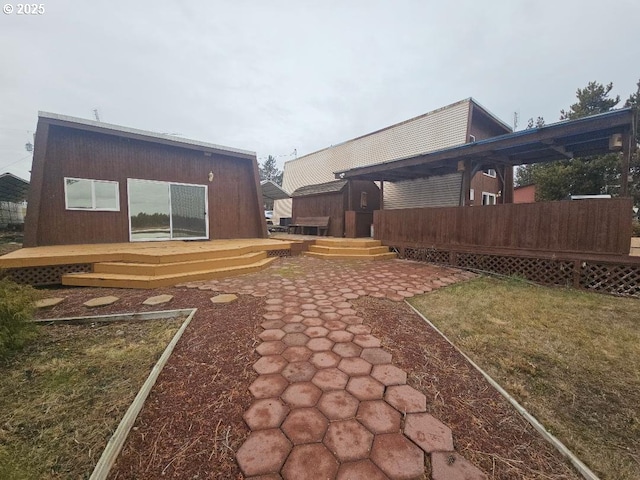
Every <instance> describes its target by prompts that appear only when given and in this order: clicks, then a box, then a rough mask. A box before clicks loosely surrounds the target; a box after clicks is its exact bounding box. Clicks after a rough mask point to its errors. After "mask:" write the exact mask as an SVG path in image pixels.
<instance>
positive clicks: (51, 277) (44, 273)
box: [3, 263, 92, 286]
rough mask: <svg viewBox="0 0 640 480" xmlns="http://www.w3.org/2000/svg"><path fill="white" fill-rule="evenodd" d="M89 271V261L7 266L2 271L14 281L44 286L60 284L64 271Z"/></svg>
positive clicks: (90, 269) (90, 267) (90, 266)
mask: <svg viewBox="0 0 640 480" xmlns="http://www.w3.org/2000/svg"><path fill="white" fill-rule="evenodd" d="M91 271H92V265H91V264H90V263H75V264H71V265H51V266H46V267H24V268H9V269H7V270H5V271H4V272H3V273H4V275H6V276H7V277H9V278H10V279H11V280H13V281H14V282H16V283H22V284H26V285H34V286H44V285H60V284H61V283H62V276H63V275H64V274H66V273H89V272H91Z"/></svg>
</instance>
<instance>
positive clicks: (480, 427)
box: [39, 267, 581, 480]
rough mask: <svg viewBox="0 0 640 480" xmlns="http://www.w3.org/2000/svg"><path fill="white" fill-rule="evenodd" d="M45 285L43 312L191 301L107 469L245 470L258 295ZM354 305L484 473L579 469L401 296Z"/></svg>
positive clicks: (162, 472)
mask: <svg viewBox="0 0 640 480" xmlns="http://www.w3.org/2000/svg"><path fill="white" fill-rule="evenodd" d="M431 268H433V267H431ZM262 275H264V274H262ZM256 278H261V279H262V280H264V278H265V277H264V276H262V277H259V276H256ZM256 281H260V280H256ZM49 293H50V295H47V296H64V297H66V300H65V301H64V302H63V303H62V304H60V305H58V306H56V307H53V308H52V309H50V310H48V311H45V312H40V313H39V316H41V317H47V318H51V317H66V316H76V315H91V314H107V313H117V312H134V311H150V310H158V309H169V308H191V307H197V308H198V313H197V314H196V315H195V317H194V318H193V320H192V322H191V324H190V325H189V328H188V329H187V330H186V331H185V333H184V335H183V337H182V339H181V341H180V342H179V343H178V345H177V347H176V349H175V350H174V352H173V355H172V356H171V358H170V359H169V362H168V363H167V365H166V366H165V368H164V370H163V371H162V373H161V374H160V377H159V379H158V382H157V383H156V385H155V387H154V388H153V390H152V392H151V395H150V396H149V398H148V400H147V402H146V404H145V406H144V408H143V410H142V412H141V414H140V416H139V417H138V420H137V421H136V424H135V426H134V429H133V430H132V432H131V434H130V436H129V438H128V440H127V443H126V444H125V447H124V449H123V451H122V453H121V454H120V456H119V458H118V460H117V462H116V465H115V466H114V469H113V470H112V473H111V476H110V478H112V479H134V478H135V479H140V478H180V479H196V478H199V479H203V478H216V479H242V478H243V476H242V473H241V472H240V469H239V467H238V465H237V463H236V461H235V457H234V452H236V451H237V449H238V448H239V447H240V445H242V443H243V442H244V440H245V438H246V437H247V435H248V434H249V430H248V428H247V426H246V425H245V424H244V421H243V419H242V414H243V413H244V412H245V411H246V410H247V409H248V407H249V406H250V404H251V401H252V398H251V395H250V393H249V391H248V387H249V385H250V384H251V382H252V381H253V380H254V379H255V378H256V377H257V375H256V373H255V372H254V371H253V370H252V368H251V366H252V365H253V363H254V362H255V361H256V360H258V358H260V357H259V355H258V354H257V353H256V352H255V347H256V346H257V345H258V344H259V343H260V340H259V338H258V335H259V333H260V332H261V331H262V329H261V328H260V327H259V324H260V323H261V322H262V321H264V319H263V317H262V315H263V314H264V313H265V306H266V304H265V302H264V300H265V299H264V298H260V297H254V296H251V295H239V300H238V301H237V302H235V303H232V304H229V305H213V304H211V302H210V300H209V298H210V297H211V296H212V295H214V294H215V293H214V292H210V291H200V290H198V289H184V288H165V289H159V290H154V291H152V292H149V291H135V290H117V289H88V288H87V289H80V288H79V289H56V290H52V291H51V292H49ZM163 293H167V294H171V295H174V296H175V298H174V299H173V300H172V301H171V302H170V303H169V304H166V305H163V306H161V307H162V308H158V307H148V306H143V305H142V302H143V301H144V300H145V299H146V298H148V297H150V296H152V295H159V294H163ZM107 295H116V296H118V297H120V300H119V301H118V302H116V303H115V304H113V305H110V306H108V307H101V308H99V309H92V310H90V311H88V310H87V309H86V307H83V306H82V303H83V302H84V301H86V300H87V299H89V298H93V297H97V296H107ZM354 305H356V309H357V310H358V314H359V315H361V316H363V317H364V318H365V323H366V324H369V325H370V326H371V327H372V328H373V331H372V333H373V334H374V335H376V336H377V337H378V338H380V339H381V340H382V342H383V347H384V348H385V349H386V350H387V351H389V352H390V353H392V354H393V361H394V363H396V364H397V366H398V367H400V368H402V369H403V370H405V371H407V372H408V373H409V380H408V383H409V385H411V386H413V387H414V388H417V389H418V390H420V391H422V392H423V393H424V394H425V395H426V396H427V399H428V411H429V413H431V414H433V415H434V416H435V417H437V418H439V419H440V420H442V421H443V422H444V423H446V424H447V425H448V426H449V427H451V428H452V430H453V437H454V442H455V446H456V450H457V451H459V452H460V453H461V454H462V455H464V456H465V457H466V458H467V459H469V460H470V461H472V462H473V463H474V464H476V465H477V466H478V467H480V468H481V469H482V470H483V471H485V472H486V473H487V474H488V477H489V478H490V479H494V478H495V479H504V480H507V479H557V480H559V479H578V478H581V477H580V476H579V475H578V474H577V473H575V472H574V471H573V470H572V469H571V467H570V466H568V464H567V462H566V461H565V460H564V459H563V458H562V457H561V455H560V454H559V453H557V452H556V451H555V450H554V449H553V448H552V447H551V446H550V445H549V444H547V443H546V442H545V441H544V440H543V439H542V438H541V437H540V436H539V435H538V434H537V433H536V432H535V430H533V428H532V427H530V426H529V424H528V423H527V422H525V421H524V420H523V419H522V418H521V417H520V416H519V414H518V413H517V412H516V411H515V410H514V409H513V408H512V407H511V406H510V405H509V404H508V402H507V401H506V400H504V399H503V398H502V397H501V396H500V395H499V394H498V393H497V392H496V391H495V390H493V389H492V387H491V386H490V385H489V384H488V383H487V382H486V381H485V380H484V379H483V378H482V376H481V375H480V374H479V373H477V372H476V371H475V370H473V368H472V367H471V366H470V365H468V364H467V363H466V361H465V360H464V358H463V357H461V356H460V355H459V354H458V353H457V352H456V350H455V349H454V348H452V347H451V346H450V345H449V344H448V343H447V342H445V341H444V340H443V339H442V338H441V337H439V336H438V335H437V333H436V332H435V331H434V330H433V329H431V328H430V327H429V326H428V325H427V324H426V323H424V322H423V321H422V320H421V319H420V318H419V317H418V316H417V315H415V314H414V313H413V311H412V310H410V308H409V307H408V306H407V305H405V304H404V303H401V302H392V301H390V300H387V299H375V298H371V297H364V298H360V299H358V300H355V301H354Z"/></svg>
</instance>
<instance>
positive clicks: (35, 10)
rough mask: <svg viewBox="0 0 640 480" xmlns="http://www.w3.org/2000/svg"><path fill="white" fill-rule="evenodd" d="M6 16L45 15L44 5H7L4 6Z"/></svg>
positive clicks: (3, 10)
mask: <svg viewBox="0 0 640 480" xmlns="http://www.w3.org/2000/svg"><path fill="white" fill-rule="evenodd" d="M2 12H3V13H4V14H5V15H12V14H16V15H44V12H45V8H44V3H16V4H11V3H5V4H4V5H3V6H2Z"/></svg>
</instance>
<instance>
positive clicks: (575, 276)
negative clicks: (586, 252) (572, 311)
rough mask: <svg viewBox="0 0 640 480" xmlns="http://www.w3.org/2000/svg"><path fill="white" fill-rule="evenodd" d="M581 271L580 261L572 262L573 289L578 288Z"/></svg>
mask: <svg viewBox="0 0 640 480" xmlns="http://www.w3.org/2000/svg"><path fill="white" fill-rule="evenodd" d="M581 269H582V261H580V260H574V261H573V288H580V273H581V272H580V270H581Z"/></svg>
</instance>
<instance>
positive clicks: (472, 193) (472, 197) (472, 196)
mask: <svg viewBox="0 0 640 480" xmlns="http://www.w3.org/2000/svg"><path fill="white" fill-rule="evenodd" d="M475 199H476V191H475V190H474V189H473V188H470V189H469V200H471V201H472V202H473V201H474V200H475Z"/></svg>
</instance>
